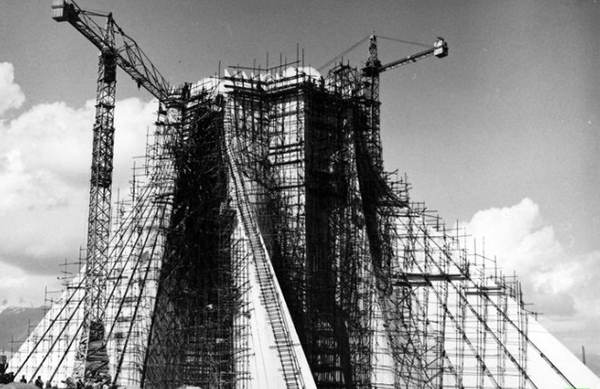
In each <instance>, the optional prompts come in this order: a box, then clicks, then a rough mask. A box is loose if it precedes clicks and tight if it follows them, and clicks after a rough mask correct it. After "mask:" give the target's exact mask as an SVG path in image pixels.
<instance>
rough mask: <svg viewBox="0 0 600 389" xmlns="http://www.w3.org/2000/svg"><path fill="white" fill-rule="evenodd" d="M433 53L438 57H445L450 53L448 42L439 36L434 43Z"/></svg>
mask: <svg viewBox="0 0 600 389" xmlns="http://www.w3.org/2000/svg"><path fill="white" fill-rule="evenodd" d="M433 55H435V56H436V57H438V58H444V57H445V56H447V55H448V43H447V42H446V41H445V40H444V38H440V37H438V38H437V40H436V41H435V43H434V44H433Z"/></svg>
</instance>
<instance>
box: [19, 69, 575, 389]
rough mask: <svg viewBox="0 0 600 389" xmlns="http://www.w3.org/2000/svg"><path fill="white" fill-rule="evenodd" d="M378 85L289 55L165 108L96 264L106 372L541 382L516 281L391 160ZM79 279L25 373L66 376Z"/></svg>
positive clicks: (151, 380)
mask: <svg viewBox="0 0 600 389" xmlns="http://www.w3.org/2000/svg"><path fill="white" fill-rule="evenodd" d="M378 86H379V80H378V78H377V77H374V76H373V74H370V73H368V72H364V71H361V70H359V69H357V68H353V67H351V66H350V65H348V64H339V65H336V66H334V67H333V68H332V69H330V71H329V72H328V73H327V74H326V75H325V76H321V75H320V74H318V73H317V72H316V71H314V69H312V68H309V67H305V66H304V64H303V63H302V61H301V60H300V58H298V59H297V60H296V61H293V62H290V63H281V64H280V65H279V66H274V67H270V68H259V67H252V68H244V67H232V68H229V69H228V70H227V71H226V72H225V74H224V75H222V76H221V75H218V76H215V77H210V78H207V79H204V80H203V81H201V82H198V83H195V84H185V85H183V86H182V87H181V88H177V89H174V90H173V91H172V93H171V95H170V96H169V98H168V99H165V100H163V101H161V102H160V104H159V109H158V115H157V122H156V127H155V130H154V134H153V136H152V140H151V141H149V142H148V146H147V153H146V156H145V157H144V158H143V159H142V160H141V161H140V162H136V165H135V167H134V175H133V179H132V189H131V193H130V196H129V197H130V200H128V201H124V200H118V206H117V207H115V210H116V211H115V212H116V216H115V217H113V220H115V227H114V231H113V233H112V238H111V240H110V254H109V261H108V262H107V263H106V268H104V269H101V270H102V272H103V273H105V274H106V277H105V278H104V279H103V281H102V282H103V284H102V285H100V286H101V288H102V289H103V290H105V291H106V294H105V295H103V296H101V298H102V301H104V302H105V305H106V307H105V308H106V318H105V323H104V329H105V334H104V338H105V339H106V345H107V354H108V360H109V372H110V375H111V381H112V383H113V384H114V385H117V386H123V387H148V388H155V387H156V388H172V387H181V386H200V387H215V388H253V387H262V386H266V385H269V384H270V385H274V386H277V385H279V386H285V387H290V388H312V387H318V388H382V389H383V388H442V387H443V388H478V389H484V388H499V387H500V388H536V387H537V386H536V383H535V382H533V380H532V378H531V376H530V374H528V369H527V355H528V349H529V348H533V349H534V350H535V351H536V352H538V353H541V351H540V350H539V348H538V346H536V345H535V344H533V342H532V341H531V340H530V338H529V337H528V331H527V327H528V317H529V312H527V310H526V309H525V307H524V303H523V297H522V293H521V288H520V286H519V283H518V280H516V279H515V278H513V277H507V276H505V275H503V274H502V273H501V271H500V270H499V268H498V266H497V265H496V263H495V261H494V260H492V259H489V258H486V257H485V256H484V255H483V254H482V253H479V251H478V250H477V248H476V247H474V248H473V249H472V250H470V249H468V237H467V236H466V235H465V234H464V232H463V231H461V229H460V228H459V226H458V225H457V226H455V227H448V226H446V225H445V224H444V223H443V221H442V220H441V219H440V217H439V216H438V215H437V213H436V212H434V211H432V210H430V209H428V208H427V207H425V205H424V204H422V203H418V202H414V201H412V199H411V198H410V195H409V194H410V185H409V183H408V180H407V178H406V177H399V176H398V175H397V174H395V173H389V172H385V171H384V169H383V157H382V146H381V140H380V129H379V105H380V102H379V92H378ZM85 274H86V273H85V269H84V268H83V269H81V270H80V271H79V273H78V274H77V275H75V277H74V278H73V279H71V280H69V281H68V284H67V287H66V289H65V291H64V292H63V294H62V296H61V298H60V299H59V300H58V301H55V302H54V304H53V305H52V307H51V308H50V310H49V311H48V313H47V315H46V318H45V319H44V320H43V321H42V322H41V323H40V324H39V325H38V326H37V328H36V329H34V330H33V331H32V333H31V335H30V336H29V338H28V340H27V341H26V342H25V343H24V344H23V345H22V346H21V348H20V349H19V351H18V353H17V354H15V356H14V357H13V359H12V360H11V362H10V366H11V367H12V368H13V370H15V371H16V372H17V375H20V374H25V375H26V377H27V378H28V379H29V378H33V377H35V376H37V375H42V376H43V377H44V378H46V377H49V378H50V380H52V381H53V382H56V381H60V382H63V383H64V384H65V385H66V384H67V381H68V378H69V377H71V376H72V374H73V369H74V367H75V362H76V360H75V352H76V348H77V347H76V345H77V344H79V342H80V339H79V337H80V333H81V328H82V326H83V323H84V322H85V321H84V315H85V310H84V309H83V304H84V301H85V299H84V293H83V292H84V286H85V277H84V275H85ZM542 355H543V353H542ZM542 358H544V356H543V357H542ZM544 360H545V361H546V363H547V364H548V365H549V366H551V367H552V368H553V369H554V371H555V372H556V373H557V374H558V375H561V376H562V373H561V372H560V370H558V368H556V366H555V365H554V364H553V363H552V362H551V361H550V360H549V359H547V358H545V359H544ZM267 365H268V366H271V367H272V369H271V370H272V371H271V372H269V371H268V370H269V369H266V368H265V366H267ZM562 377H563V378H565V381H566V382H567V383H569V384H570V382H569V381H568V380H567V379H566V377H564V376H562ZM275 382H277V383H278V384H275Z"/></svg>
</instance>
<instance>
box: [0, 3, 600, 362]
mask: <svg viewBox="0 0 600 389" xmlns="http://www.w3.org/2000/svg"><path fill="white" fill-rule="evenodd" d="M78 3H79V4H80V5H81V6H82V7H83V8H93V9H98V10H112V11H113V12H114V17H115V19H116V20H117V22H118V23H119V24H120V25H121V26H122V27H123V28H124V30H125V31H126V32H127V33H128V34H129V35H130V36H132V37H134V38H135V39H136V40H137V42H138V43H139V44H140V46H141V47H142V48H143V49H144V50H145V52H146V53H147V54H148V56H149V57H150V58H151V59H152V61H153V62H154V64H155V65H156V66H157V67H158V68H159V69H160V70H161V72H162V73H163V75H164V76H165V77H166V78H167V79H168V80H170V81H171V83H172V84H178V83H181V82H184V81H196V80H199V79H201V78H204V77H206V76H209V75H211V74H214V73H215V72H217V70H218V69H219V63H221V66H222V67H224V66H226V65H236V64H247V65H251V64H252V63H253V61H254V60H255V59H256V61H257V62H258V63H264V61H265V57H266V53H267V52H269V58H270V62H271V64H273V63H274V62H278V60H279V56H280V53H281V55H282V56H283V57H284V58H285V57H287V58H288V59H294V58H295V56H296V45H297V44H299V45H300V47H302V48H304V52H305V62H306V63H307V64H311V65H313V66H315V67H319V66H321V65H322V64H324V63H326V62H328V61H329V60H330V59H331V58H332V57H334V56H335V55H336V54H337V53H340V52H342V51H343V50H344V49H346V48H347V47H350V46H351V45H352V44H354V43H355V42H357V41H359V40H360V39H362V38H363V37H365V36H367V35H369V34H371V33H372V32H373V31H375V33H376V34H379V35H382V36H388V37H394V38H398V39H403V40H410V41H417V42H422V43H427V44H432V43H433V41H434V40H435V38H436V37H438V36H441V37H444V38H445V39H446V40H447V41H448V45H449V47H450V54H449V56H448V57H447V58H444V59H436V58H429V59H426V60H423V61H420V62H418V63H415V64H411V65H409V66H405V67H402V68H400V69H396V70H391V71H389V72H386V73H384V74H382V81H381V99H382V139H383V148H384V158H385V165H386V168H387V169H388V170H396V169H397V170H398V171H399V172H401V173H404V172H406V173H407V175H408V177H409V181H410V182H411V183H412V188H413V189H412V198H413V199H414V200H417V201H425V203H426V204H427V205H428V207H429V208H431V209H436V210H438V211H439V213H440V215H441V216H442V217H443V218H445V219H446V220H447V221H448V222H449V223H450V224H452V223H454V222H455V221H456V220H459V221H460V223H461V225H463V226H464V227H465V228H466V229H467V230H468V231H469V232H470V233H471V234H472V235H473V236H474V237H477V238H478V239H481V237H482V236H485V247H486V254H488V255H491V256H496V257H497V259H498V262H499V263H500V264H501V265H502V266H503V267H504V268H505V269H506V270H507V272H509V273H510V272H513V271H515V272H517V274H518V275H519V276H520V277H521V280H522V282H523V284H524V290H525V293H526V296H525V299H526V301H528V302H530V303H532V304H533V305H531V306H530V307H531V309H532V310H535V311H539V312H541V313H542V314H541V315H540V321H541V322H542V324H544V325H545V326H546V327H547V328H548V329H549V330H550V331H551V332H552V333H554V334H555V335H556V336H557V337H558V338H559V339H560V340H561V341H563V342H564V343H565V345H566V346H567V347H569V348H570V349H571V350H573V351H575V352H578V350H579V348H580V346H581V345H582V344H585V345H586V349H587V350H588V353H596V354H600V340H599V339H598V337H597V333H598V330H599V329H600V324H597V323H600V288H598V287H597V285H598V284H599V283H600V239H598V231H599V230H600V196H598V193H597V191H598V189H600V116H599V115H600V103H599V102H600V81H599V80H600V77H598V71H599V69H600V39H599V38H598V37H600V23H598V22H597V21H598V20H600V3H599V2H597V1H593V0H578V1H575V0H573V1H557V0H555V1H548V0H546V1H533V0H521V1H491V0H490V1H483V0H482V1H454V0H452V1H447V0H446V1H444V0H437V1H433V0H431V1H428V0H425V1H369V2H365V1H354V0H348V1H302V2H300V1H268V0H252V1H244V2H239V1H224V0H221V1H216V0H215V1H209V0H207V1H194V0H185V1H184V0H178V1H166V0H164V1H158V0H143V1H142V0H128V1H117V0H95V1H91V0H80V1H79V2H78ZM49 4H50V2H49V1H37V0H26V1H23V0H2V1H0V15H2V23H1V24H0V36H2V39H0V306H6V305H38V304H40V303H41V301H42V296H43V290H44V287H45V286H48V288H49V289H53V288H57V287H58V281H57V280H56V276H57V274H58V271H59V267H58V263H60V262H62V261H64V259H65V258H68V259H69V260H74V259H76V258H77V256H78V250H79V247H80V246H83V245H85V233H86V210H87V191H88V183H89V166H90V149H91V125H92V122H93V112H94V107H93V104H94V103H93V98H94V95H95V80H96V70H97V51H96V49H95V48H94V47H93V46H92V45H91V44H90V43H89V42H88V41H86V40H85V38H83V36H81V35H80V34H79V33H78V32H76V31H75V30H74V29H73V28H72V27H71V26H69V25H67V24H64V23H56V22H54V21H53V20H52V19H51V18H50V10H49ZM419 50H420V48H418V47H413V46H410V45H406V44H400V43H398V42H391V41H380V45H379V55H380V58H381V60H382V61H383V62H386V61H392V60H395V59H398V58H401V57H404V56H406V55H409V54H412V53H414V52H416V51H419ZM366 56H367V46H366V44H365V45H362V46H359V47H358V48H357V50H355V51H354V52H352V53H351V54H350V55H349V56H348V58H349V59H350V60H353V61H362V60H364V59H365V58H366ZM117 77H118V86H117V99H118V103H117V108H116V126H115V127H116V128H117V134H116V146H115V147H116V152H115V154H116V155H115V160H116V162H115V165H116V168H115V187H120V188H121V191H122V192H123V193H125V192H126V191H127V185H128V180H129V177H130V174H131V171H130V166H131V157H132V156H134V155H140V154H142V152H143V146H144V139H145V134H146V130H147V128H148V127H150V126H151V125H152V121H153V119H154V117H153V115H154V114H153V112H154V111H155V109H156V104H155V102H154V101H153V100H152V96H150V95H149V94H148V93H147V92H145V91H143V90H138V89H137V87H136V85H135V83H133V82H132V81H131V80H129V79H128V77H127V75H126V74H124V73H123V72H119V73H118V76H117ZM115 192H116V191H115Z"/></svg>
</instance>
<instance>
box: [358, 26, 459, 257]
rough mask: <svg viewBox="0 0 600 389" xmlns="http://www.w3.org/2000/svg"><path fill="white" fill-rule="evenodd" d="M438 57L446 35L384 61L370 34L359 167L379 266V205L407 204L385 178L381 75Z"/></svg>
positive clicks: (381, 253)
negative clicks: (432, 42) (397, 196)
mask: <svg viewBox="0 0 600 389" xmlns="http://www.w3.org/2000/svg"><path fill="white" fill-rule="evenodd" d="M432 55H433V56H435V57H437V58H443V57H446V56H447V55H448V44H447V43H446V41H445V40H444V39H443V38H439V37H438V38H437V40H436V41H435V43H434V45H433V46H432V47H428V48H427V49H426V50H423V51H420V52H418V53H416V54H413V55H409V56H408V57H405V58H402V59H399V60H396V61H392V62H389V63H386V64H382V63H381V61H380V60H379V57H378V53H377V36H376V35H371V36H370V37H369V57H368V59H367V61H366V63H365V65H364V67H363V68H362V70H361V88H360V89H361V91H360V93H361V96H362V97H363V98H364V99H365V104H364V106H365V111H364V114H365V121H366V123H367V126H366V128H365V131H364V132H363V133H362V135H361V139H362V142H360V147H361V150H360V152H361V153H362V154H364V155H365V156H367V158H361V161H362V163H361V164H359V166H358V168H359V170H360V172H361V174H359V176H360V177H363V178H362V179H361V180H362V181H361V192H362V195H363V198H364V199H365V201H363V211H364V214H365V224H366V228H367V234H368V236H369V239H370V246H369V247H370V250H371V255H372V257H373V262H374V265H375V267H376V268H378V267H379V266H380V265H381V264H382V263H383V261H384V249H383V246H382V245H383V242H382V240H381V236H380V233H379V231H378V228H379V227H378V226H380V225H381V223H380V222H379V221H378V220H377V218H378V216H377V214H378V213H377V206H378V204H380V203H382V202H383V201H384V199H385V198H387V199H386V200H387V201H392V202H394V203H396V204H398V205H400V206H403V205H405V204H403V203H402V200H400V199H397V198H396V197H395V196H394V195H393V194H392V193H390V192H389V191H388V190H387V189H386V188H387V184H386V183H385V181H384V180H383V179H382V177H384V176H385V175H384V169H383V155H382V149H381V131H380V102H379V76H380V74H381V73H383V72H385V71H387V70H391V69H394V68H397V67H400V66H403V65H407V64H409V63H414V62H417V61H419V60H421V59H424V58H427V57H430V56H432Z"/></svg>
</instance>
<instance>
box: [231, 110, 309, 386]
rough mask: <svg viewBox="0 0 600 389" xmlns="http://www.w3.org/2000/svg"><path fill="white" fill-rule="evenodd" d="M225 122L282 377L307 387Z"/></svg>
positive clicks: (238, 194)
mask: <svg viewBox="0 0 600 389" xmlns="http://www.w3.org/2000/svg"><path fill="white" fill-rule="evenodd" d="M225 124H226V125H225V128H226V129H225V133H226V139H225V149H226V152H227V157H228V160H229V166H230V170H231V176H232V181H233V185H234V188H233V189H234V190H233V193H234V196H235V202H236V207H237V209H238V214H239V218H240V222H241V224H242V226H243V228H244V231H245V232H246V236H247V238H248V242H249V245H250V249H251V252H252V256H253V258H254V263H255V266H256V277H257V281H258V287H259V290H260V300H261V303H262V305H263V307H264V308H265V311H266V313H267V320H268V322H269V325H270V326H271V329H272V331H273V338H274V341H275V349H276V350H277V354H278V357H279V362H280V364H281V371H282V376H283V380H284V382H285V385H286V388H291V389H294V388H298V389H300V388H305V384H304V380H303V377H302V373H301V370H300V367H299V363H298V359H297V356H296V352H295V350H294V343H293V341H292V337H291V336H290V331H289V329H288V325H287V321H286V318H285V317H284V313H283V305H284V304H285V302H284V301H283V298H282V296H281V291H280V289H279V288H278V285H277V284H276V282H277V281H276V276H275V272H274V270H273V267H272V266H271V262H270V258H269V254H268V252H267V249H266V246H265V243H264V241H263V239H262V236H261V235H260V230H259V227H258V225H257V223H256V217H255V215H254V212H253V210H252V208H251V204H250V201H249V199H248V195H247V193H246V190H245V185H244V180H245V178H244V176H243V174H242V173H241V171H240V169H239V163H238V161H237V159H236V158H234V153H233V151H232V147H231V146H232V145H231V142H230V137H231V136H230V135H229V134H228V132H229V131H228V130H229V129H230V128H231V125H229V124H230V123H228V122H227V121H226V123H225ZM311 378H312V377H311Z"/></svg>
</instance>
